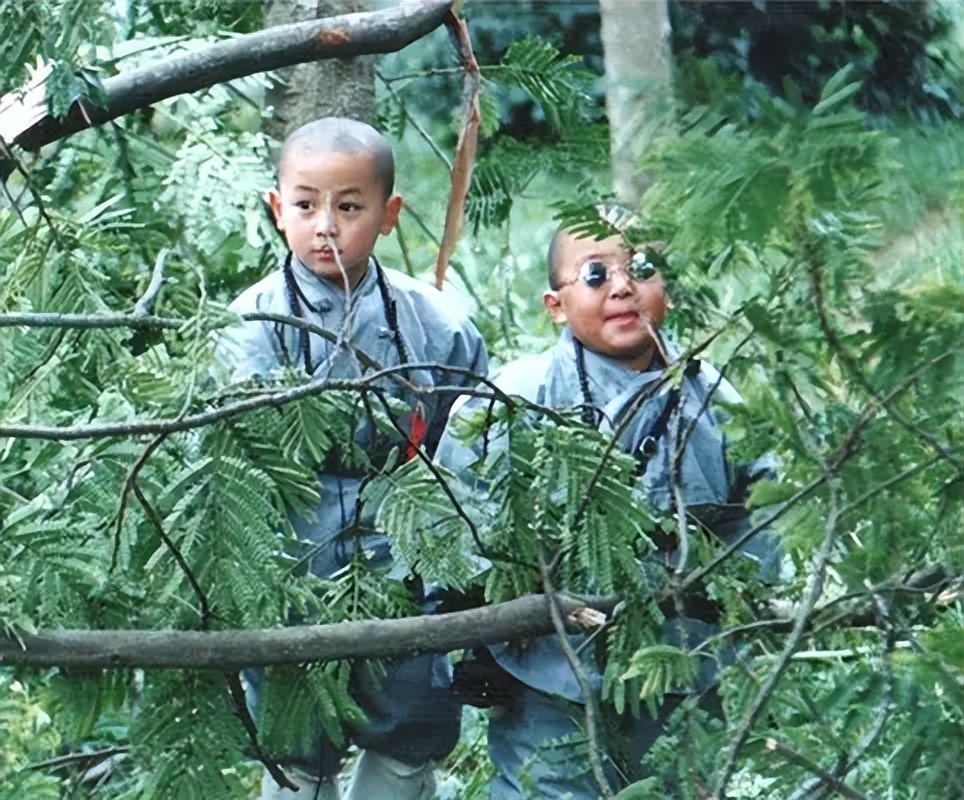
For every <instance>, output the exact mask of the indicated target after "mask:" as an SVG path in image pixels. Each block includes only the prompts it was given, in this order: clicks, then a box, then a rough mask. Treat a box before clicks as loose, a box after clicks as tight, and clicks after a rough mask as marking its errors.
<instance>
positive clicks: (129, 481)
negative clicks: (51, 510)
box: [107, 433, 167, 574]
mask: <svg viewBox="0 0 964 800" xmlns="http://www.w3.org/2000/svg"><path fill="white" fill-rule="evenodd" d="M166 438H167V434H166V433H162V434H161V435H160V436H157V437H155V438H154V439H153V440H152V441H151V442H150V443H149V444H148V445H147V447H145V448H144V452H143V453H141V454H140V456H138V459H137V461H135V462H134V463H133V465H132V466H131V468H130V471H129V472H128V473H127V477H126V478H125V479H124V488H123V489H122V490H121V498H120V504H119V505H118V508H117V525H116V526H115V527H114V547H113V549H112V551H111V556H110V567H109V568H108V570H107V572H108V574H110V573H112V572H113V571H114V570H115V569H116V568H117V557H118V555H119V554H120V542H121V535H122V531H123V528H124V512H125V511H126V509H127V494H128V492H129V491H130V490H131V488H132V487H133V486H134V482H135V481H136V480H137V475H138V473H140V471H141V469H143V467H144V465H145V464H146V463H147V461H148V459H149V458H150V457H151V455H153V453H154V451H155V450H157V448H158V447H160V446H161V444H162V443H163V441H164V440H165V439H166Z"/></svg>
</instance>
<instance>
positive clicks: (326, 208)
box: [315, 202, 338, 236]
mask: <svg viewBox="0 0 964 800" xmlns="http://www.w3.org/2000/svg"><path fill="white" fill-rule="evenodd" d="M315 233H316V234H317V235H318V236H334V235H335V234H336V233H338V227H337V223H336V221H335V210H334V208H332V206H331V203H330V202H325V203H323V204H322V205H321V208H319V209H318V215H317V216H316V217H315Z"/></svg>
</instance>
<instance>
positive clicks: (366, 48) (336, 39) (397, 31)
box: [0, 0, 452, 150]
mask: <svg viewBox="0 0 964 800" xmlns="http://www.w3.org/2000/svg"><path fill="white" fill-rule="evenodd" d="M451 5H452V2H451V0H418V2H406V3H401V4H399V5H397V6H394V7H392V8H389V9H386V10H384V11H374V12H367V13H361V14H344V15H341V16H337V17H329V18H327V19H320V20H311V21H308V22H298V23H295V24H293V25H279V26H277V27H274V28H269V29H267V30H264V31H259V32H257V33H250V34H246V35H243V36H237V37H235V38H233V39H227V40H225V41H220V42H217V43H215V44H212V45H210V46H209V47H204V48H201V49H198V50H193V51H191V52H187V53H177V54H176V55H172V56H169V57H167V58H163V59H160V60H159V61H156V62H154V63H151V64H146V65H144V66H143V67H140V68H138V69H135V70H131V71H130V72H125V73H122V74H120V75H116V76H114V77H111V78H108V79H106V80H105V81H104V95H105V104H104V106H103V107H97V106H93V105H90V104H89V103H88V104H85V105H84V106H83V107H81V105H80V104H79V103H74V104H73V105H72V106H71V107H70V110H69V111H68V112H67V115H66V116H65V117H64V118H63V119H59V120H58V119H56V118H55V117H53V116H52V115H50V114H49V113H48V114H44V116H43V117H42V118H41V119H40V120H39V121H38V122H35V123H34V124H31V125H29V127H26V128H23V129H21V130H16V128H17V127H19V126H18V125H16V124H15V123H12V122H11V121H10V120H11V119H12V118H18V119H19V118H24V119H28V122H29V118H30V117H31V111H33V110H32V109H29V108H28V106H30V105H36V104H37V103H38V102H39V103H43V102H44V91H45V89H44V86H43V85H40V87H39V92H32V91H28V92H27V93H25V95H24V97H23V98H22V99H21V100H20V101H19V102H14V103H10V104H8V105H7V106H6V107H5V108H4V109H3V112H4V113H3V115H2V117H5V118H0V130H4V131H7V138H8V140H9V138H11V137H10V135H9V134H10V131H11V129H12V130H14V131H15V132H14V135H13V137H12V138H13V142H14V143H15V144H18V145H20V146H21V147H23V148H25V149H27V150H36V149H38V148H40V147H42V146H43V145H45V144H49V143H50V142H54V141H57V140H58V139H62V138H64V137H65V136H69V135H70V134H72V133H76V132H77V131H80V130H84V129H85V128H89V127H93V126H96V125H101V124H103V123H105V122H108V121H110V120H112V119H116V118H117V117H120V116H123V115H124V114H129V113H130V112H131V111H135V110H136V109H139V108H144V107H145V106H149V105H152V104H154V103H157V102H159V101H161V100H165V99H167V98H169V97H175V96H177V95H180V94H187V93H189V92H196V91H198V90H199V89H205V88H207V87H209V86H214V85H215V84H218V83H223V82H225V81H230V80H234V79H235V78H242V77H244V76H246V75H254V74H255V73H258V72H266V71H268V70H274V69H280V68H281V67H289V66H292V65H294V64H302V63H305V62H308V61H318V60H321V59H326V58H352V57H354V56H360V55H369V54H375V53H391V52H395V51H397V50H401V49H402V48H403V47H406V46H407V45H409V44H411V43H412V42H414V41H415V40H417V39H420V38H421V37H423V36H425V35H426V34H427V33H430V32H431V31H433V30H435V29H436V28H437V27H439V26H440V25H441V24H442V22H443V21H444V20H445V18H446V16H447V15H448V13H449V9H450V8H451ZM34 118H36V116H34Z"/></svg>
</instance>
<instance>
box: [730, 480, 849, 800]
mask: <svg viewBox="0 0 964 800" xmlns="http://www.w3.org/2000/svg"><path fill="white" fill-rule="evenodd" d="M826 477H827V482H828V484H829V486H830V510H829V514H828V515H827V523H826V527H825V529H824V537H823V542H821V544H820V549H819V550H818V551H817V554H816V557H815V558H814V565H813V572H812V573H811V579H810V587H809V589H808V591H807V596H806V599H805V600H804V602H803V604H802V605H801V606H800V609H799V611H798V612H797V615H796V619H795V620H794V623H793V630H792V631H791V633H790V636H789V639H788V640H787V643H786V644H785V645H784V648H783V651H782V652H781V653H780V657H779V658H778V659H777V664H776V666H775V667H774V668H773V671H772V672H771V673H770V674H769V675H768V676H767V678H766V680H765V681H764V682H763V685H762V686H761V687H760V690H759V691H758V692H757V695H756V697H755V698H754V700H753V703H752V704H751V706H750V710H749V711H748V712H747V714H746V716H745V717H744V718H743V720H742V722H741V723H740V727H739V729H738V730H737V734H736V736H735V737H734V738H733V741H732V744H731V745H730V747H729V748H728V750H729V752H728V753H727V757H726V763H725V766H724V768H723V771H722V773H721V775H720V780H719V782H718V783H717V786H716V791H715V793H714V795H713V796H714V797H715V798H716V800H723V798H724V797H725V796H726V795H725V792H726V787H727V785H728V784H729V782H730V779H731V778H732V777H733V773H734V772H736V765H737V761H738V759H739V757H740V751H741V750H742V749H743V746H744V745H745V744H746V742H747V740H748V739H749V738H750V731H751V730H752V729H753V725H754V724H755V723H756V721H757V719H759V717H760V715H761V714H762V713H763V710H764V709H765V708H766V706H767V704H768V703H769V702H770V698H771V697H772V695H773V692H774V691H776V688H777V684H778V683H779V682H780V679H781V678H782V677H783V674H784V673H785V672H786V670H787V667H788V666H789V664H790V659H791V658H792V656H793V654H794V652H795V651H796V649H797V647H798V646H799V645H800V642H801V641H802V639H803V636H804V633H805V632H806V629H807V625H808V623H809V621H810V617H811V616H812V614H813V612H814V610H815V609H816V607H817V602H818V601H819V600H820V596H821V594H823V584H824V580H825V578H826V570H827V565H828V564H829V562H830V556H831V554H832V553H833V546H834V542H836V540H837V533H838V523H839V521H840V498H839V489H838V487H837V486H836V485H835V481H834V476H833V474H832V473H828V474H827V475H826Z"/></svg>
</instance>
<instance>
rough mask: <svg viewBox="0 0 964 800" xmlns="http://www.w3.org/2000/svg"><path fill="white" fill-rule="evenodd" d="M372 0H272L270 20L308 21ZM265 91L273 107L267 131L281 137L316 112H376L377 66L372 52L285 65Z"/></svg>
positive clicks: (355, 115)
mask: <svg viewBox="0 0 964 800" xmlns="http://www.w3.org/2000/svg"><path fill="white" fill-rule="evenodd" d="M370 7H371V3H370V2H369V0H274V2H273V3H272V4H271V8H270V10H269V11H268V16H267V19H266V24H267V25H268V26H276V25H283V24H290V23H295V22H304V21H306V20H314V19H319V18H323V17H328V16H333V15H334V14H340V13H348V12H351V13H355V12H360V11H366V10H369V9H370ZM280 77H281V81H280V83H278V84H277V85H276V86H274V87H273V88H272V89H271V90H270V91H269V92H268V96H267V101H268V104H269V105H270V106H272V107H273V108H274V118H273V119H272V120H271V122H269V124H268V126H267V128H268V132H269V133H270V134H271V135H272V136H274V137H275V138H276V139H278V140H279V141H280V140H283V139H284V138H285V137H286V136H287V135H288V134H289V133H291V131H293V130H294V129H295V128H297V127H298V126H299V125H302V124H303V123H305V122H308V121H309V120H312V119H317V118H318V117H327V116H334V117H351V118H352V119H359V120H362V121H363V122H368V123H371V122H372V120H374V118H375V70H374V64H373V62H372V58H371V57H366V56H357V57H355V58H351V59H347V58H333V59H328V60H325V61H312V62H308V63H304V64H298V65H297V66H294V67H291V68H290V69H286V70H285V71H284V72H283V73H282V74H281V76H280Z"/></svg>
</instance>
